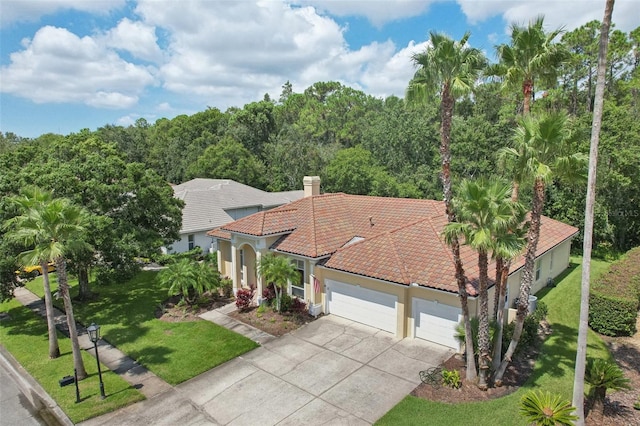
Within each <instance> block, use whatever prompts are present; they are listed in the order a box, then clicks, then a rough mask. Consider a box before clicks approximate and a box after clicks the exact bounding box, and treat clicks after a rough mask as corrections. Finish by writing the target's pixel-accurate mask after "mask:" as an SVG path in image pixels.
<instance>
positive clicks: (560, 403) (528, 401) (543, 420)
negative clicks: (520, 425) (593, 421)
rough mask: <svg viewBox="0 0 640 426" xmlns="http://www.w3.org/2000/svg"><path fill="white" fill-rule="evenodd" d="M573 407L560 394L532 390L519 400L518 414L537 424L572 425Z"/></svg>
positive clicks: (574, 417) (575, 417)
mask: <svg viewBox="0 0 640 426" xmlns="http://www.w3.org/2000/svg"><path fill="white" fill-rule="evenodd" d="M573 410H574V407H573V406H572V405H571V403H570V402H569V401H566V400H563V399H562V397H561V396H560V395H555V394H551V393H550V392H543V391H540V390H537V391H536V390H532V391H529V392H527V393H526V394H525V395H524V396H523V397H522V399H521V400H520V414H521V415H522V416H523V417H525V418H526V419H527V420H528V421H530V422H532V423H535V424H536V425H538V426H555V425H567V426H569V425H573V420H577V419H578V417H577V416H574V415H573V414H571V413H572V412H573Z"/></svg>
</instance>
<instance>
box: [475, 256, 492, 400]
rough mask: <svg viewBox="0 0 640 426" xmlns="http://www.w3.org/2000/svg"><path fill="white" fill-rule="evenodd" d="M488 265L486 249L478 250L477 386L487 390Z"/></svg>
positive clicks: (488, 354) (488, 352)
mask: <svg viewBox="0 0 640 426" xmlns="http://www.w3.org/2000/svg"><path fill="white" fill-rule="evenodd" d="M488 266H489V260H488V256H487V252H486V251H479V252H478V269H479V272H480V277H479V281H480V284H479V297H480V318H479V326H478V349H479V357H478V361H479V364H480V374H479V381H478V387H479V388H480V389H481V390H487V376H488V375H489V364H490V358H491V342H490V341H489V293H488V290H487V287H488V282H487V281H488V276H487V275H488Z"/></svg>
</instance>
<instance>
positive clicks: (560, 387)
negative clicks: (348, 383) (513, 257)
mask: <svg viewBox="0 0 640 426" xmlns="http://www.w3.org/2000/svg"><path fill="white" fill-rule="evenodd" d="M571 262H572V263H571V267H570V268H569V269H568V270H567V271H566V272H565V274H563V275H562V276H561V277H559V278H558V279H557V280H556V281H557V282H558V285H557V286H556V287H555V288H552V289H545V290H543V291H542V292H539V293H538V294H537V295H538V298H539V299H540V300H544V302H545V303H546V304H547V306H548V307H549V314H548V315H547V320H548V321H549V323H550V325H551V328H552V329H553V333H552V334H551V336H549V338H547V340H546V341H545V342H544V344H543V346H542V350H541V352H540V356H539V357H538V360H537V361H536V366H535V369H534V371H533V373H532V375H531V377H530V378H529V380H528V381H527V382H526V383H525V385H524V386H522V387H521V388H520V389H519V390H518V391H516V392H514V393H512V394H511V395H508V396H505V397H503V398H499V399H494V400H491V401H486V402H474V403H461V404H455V405H451V404H445V403H439V402H433V401H426V400H424V399H420V398H416V397H413V396H407V397H406V398H404V399H403V400H402V401H401V402H400V403H399V404H398V405H396V406H395V407H394V408H392V409H391V410H390V411H389V412H388V413H387V414H385V415H384V416H383V417H382V418H381V419H380V420H378V422H376V424H377V425H415V424H433V425H468V424H469V419H473V423H474V424H492V425H505V426H507V425H508V426H511V425H523V426H524V425H527V424H528V423H527V421H526V420H525V419H524V418H522V417H520V415H519V414H518V411H519V402H520V398H522V395H524V394H525V393H526V392H527V391H529V390H531V389H543V390H548V391H551V392H553V393H558V394H560V395H562V397H563V398H565V399H567V400H569V401H570V400H571V397H572V392H573V376H574V369H575V358H576V349H577V340H578V322H579V313H580V285H581V273H582V266H581V263H582V259H581V258H579V257H572V258H571ZM609 265H610V263H609V262H604V261H600V260H592V262H591V277H592V278H591V281H592V282H593V281H594V278H597V277H598V276H600V275H601V274H602V273H604V272H605V271H606V270H607V268H608V266H609ZM587 346H588V348H587V356H589V357H594V358H604V359H611V355H610V354H609V352H608V350H607V347H606V344H605V343H604V342H603V341H602V339H600V337H599V336H598V335H597V334H596V333H594V332H593V331H591V330H589V335H588V343H587Z"/></svg>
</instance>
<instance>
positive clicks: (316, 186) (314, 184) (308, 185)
mask: <svg viewBox="0 0 640 426" xmlns="http://www.w3.org/2000/svg"><path fill="white" fill-rule="evenodd" d="M302 183H303V184H304V196H305V197H311V196H313V195H320V176H305V177H304V179H303V180H302Z"/></svg>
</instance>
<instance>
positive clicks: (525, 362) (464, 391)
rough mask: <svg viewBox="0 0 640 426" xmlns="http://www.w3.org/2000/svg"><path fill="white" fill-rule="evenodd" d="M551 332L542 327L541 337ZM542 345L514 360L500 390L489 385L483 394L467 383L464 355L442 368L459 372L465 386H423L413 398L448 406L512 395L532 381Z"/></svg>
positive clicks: (422, 384)
mask: <svg viewBox="0 0 640 426" xmlns="http://www.w3.org/2000/svg"><path fill="white" fill-rule="evenodd" d="M548 333H549V329H548V327H546V326H545V327H543V328H542V332H541V333H540V336H541V337H545V336H546V335H548ZM541 344H542V339H540V341H539V343H538V344H537V345H536V346H535V347H532V348H530V349H529V350H527V351H522V352H526V353H521V354H520V356H518V357H514V359H513V361H512V362H511V363H510V364H509V366H508V367H507V371H506V372H505V374H504V377H503V379H502V386H501V387H492V384H489V385H490V387H489V389H487V390H486V391H482V390H480V389H479V388H478V386H477V385H475V384H474V383H470V382H467V381H465V379H466V377H467V374H466V363H465V361H464V356H463V355H460V354H456V355H453V356H452V357H451V358H449V359H448V360H447V361H445V362H444V363H443V364H442V365H441V366H440V367H441V368H443V369H447V370H458V372H459V373H460V378H461V379H462V386H461V387H460V388H459V389H454V388H451V387H448V386H444V385H440V386H437V387H434V386H432V385H430V384H426V383H421V384H420V385H418V387H417V388H415V389H414V390H413V391H412V392H411V395H413V396H416V397H418V398H424V399H428V400H430V401H438V402H445V403H447V404H457V403H460V402H476V401H486V400H489V399H495V398H501V397H503V396H505V395H509V394H510V393H512V392H515V391H516V390H518V388H519V387H520V386H522V385H523V384H524V383H525V382H526V381H527V379H529V376H530V375H531V373H532V372H533V367H534V365H535V362H536V357H537V356H538V354H539V349H540V345H541Z"/></svg>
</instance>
